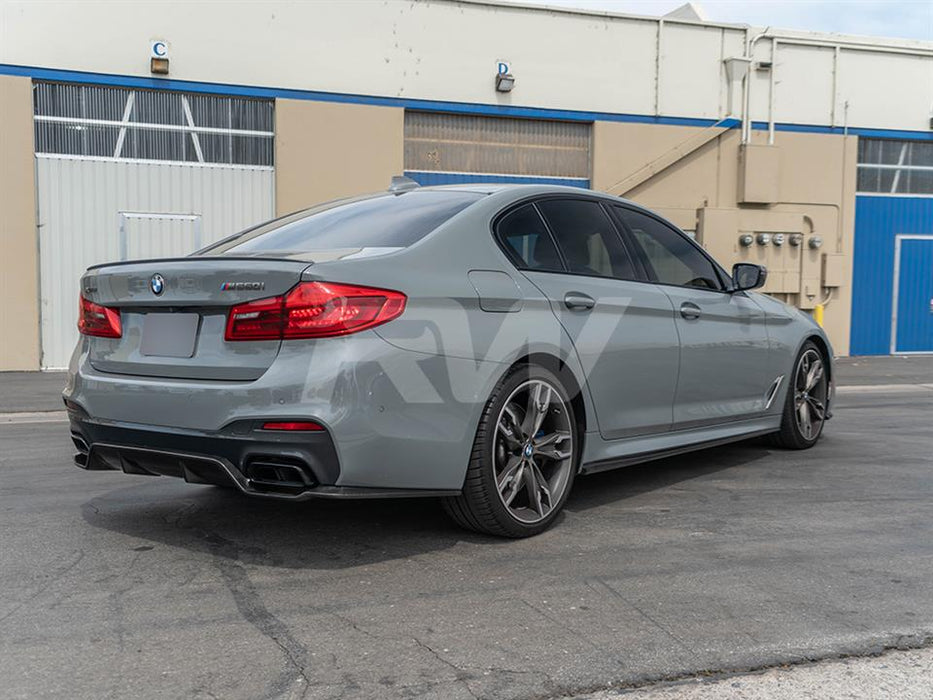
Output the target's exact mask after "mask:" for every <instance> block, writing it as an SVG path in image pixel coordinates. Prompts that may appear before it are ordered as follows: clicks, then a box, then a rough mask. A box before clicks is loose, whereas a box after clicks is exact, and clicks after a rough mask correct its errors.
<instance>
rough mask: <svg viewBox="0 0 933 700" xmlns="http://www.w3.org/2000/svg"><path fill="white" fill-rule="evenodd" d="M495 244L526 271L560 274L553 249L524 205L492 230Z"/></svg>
mask: <svg viewBox="0 0 933 700" xmlns="http://www.w3.org/2000/svg"><path fill="white" fill-rule="evenodd" d="M496 230H497V231H498V233H499V240H501V241H502V243H503V244H504V245H505V247H506V248H507V249H508V250H509V252H510V253H511V254H512V256H513V257H514V258H515V259H516V260H520V261H521V266H522V267H525V268H528V269H529V270H551V271H556V272H563V271H564V267H563V265H562V264H561V261H560V256H559V255H558V254H557V249H556V248H554V242H553V241H552V240H551V236H550V235H549V234H548V232H547V229H546V228H545V226H544V222H543V221H541V217H540V216H538V212H537V211H535V208H534V207H533V206H532V205H530V204H526V205H525V206H523V207H519V208H518V209H515V210H514V211H511V212H509V213H508V214H506V215H505V216H503V217H502V219H501V220H500V221H499V225H498V227H497V229H496Z"/></svg>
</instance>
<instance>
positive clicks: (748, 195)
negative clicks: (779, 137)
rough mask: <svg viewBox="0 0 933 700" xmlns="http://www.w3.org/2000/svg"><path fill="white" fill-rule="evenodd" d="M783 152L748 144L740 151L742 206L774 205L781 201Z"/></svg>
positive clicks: (770, 147)
mask: <svg viewBox="0 0 933 700" xmlns="http://www.w3.org/2000/svg"><path fill="white" fill-rule="evenodd" d="M780 189H781V151H780V150H778V148H777V146H765V145H760V144H751V143H747V144H745V145H744V146H742V148H741V149H740V150H739V192H738V200H739V203H740V204H774V203H775V202H777V201H779V199H780V196H779V195H780Z"/></svg>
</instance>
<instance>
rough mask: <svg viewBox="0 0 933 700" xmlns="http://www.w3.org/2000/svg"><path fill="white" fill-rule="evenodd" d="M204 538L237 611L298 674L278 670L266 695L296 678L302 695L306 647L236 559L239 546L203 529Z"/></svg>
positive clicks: (279, 691)
mask: <svg viewBox="0 0 933 700" xmlns="http://www.w3.org/2000/svg"><path fill="white" fill-rule="evenodd" d="M204 539H205V540H206V541H207V546H208V550H209V551H210V553H211V554H212V555H213V556H212V562H213V564H214V566H215V567H216V568H217V570H218V571H219V572H220V575H221V577H222V578H223V581H224V584H225V585H226V586H227V589H228V590H229V591H230V594H231V595H232V596H233V602H234V603H235V604H236V607H237V610H239V611H240V615H242V616H243V619H244V620H246V621H247V622H248V623H250V624H251V625H252V626H253V627H254V628H255V629H256V630H257V631H258V632H260V633H261V634H262V635H263V636H265V637H267V638H268V639H270V640H271V641H272V642H273V643H274V644H275V645H276V646H277V647H278V648H279V649H280V650H281V652H282V654H283V655H284V656H285V659H286V661H287V662H288V665H289V666H290V667H291V668H292V670H293V671H294V673H295V674H297V679H295V678H293V677H292V676H293V674H292V673H288V672H287V671H286V672H285V673H284V674H280V675H279V678H278V679H276V681H274V682H273V684H272V689H271V690H272V692H270V695H269V697H281V696H282V695H284V694H285V692H286V691H287V689H288V688H289V687H290V686H291V685H292V683H293V682H295V681H296V680H297V682H298V683H301V684H302V688H301V692H300V693H299V697H302V698H303V697H304V696H305V695H306V694H307V692H308V690H309V689H310V687H311V680H310V678H308V674H307V669H306V668H305V665H304V664H303V663H302V661H301V659H304V658H307V656H308V649H307V647H305V645H304V644H302V643H301V642H300V641H298V639H296V638H295V636H294V635H293V634H292V633H291V631H290V630H289V629H288V627H287V626H286V625H285V623H284V622H282V621H281V620H280V619H279V618H278V617H276V616H275V615H274V614H273V613H272V612H271V611H270V610H269V609H268V608H267V607H266V605H265V603H263V602H262V598H261V597H260V596H259V593H258V592H257V591H256V587H255V586H254V585H253V582H252V581H251V580H250V578H249V574H248V572H247V571H246V568H245V567H244V566H243V563H242V562H241V561H240V560H239V549H240V548H239V546H238V545H237V544H236V543H235V542H233V541H231V540H228V539H226V538H224V537H221V536H220V535H218V534H217V533H214V532H207V533H205V534H204Z"/></svg>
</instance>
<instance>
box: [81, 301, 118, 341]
mask: <svg viewBox="0 0 933 700" xmlns="http://www.w3.org/2000/svg"><path fill="white" fill-rule="evenodd" d="M78 330H79V331H80V332H81V333H83V334H84V335H94V336H97V337H99V338H119V337H120V336H121V335H122V334H123V328H122V326H121V324H120V311H119V310H118V309H111V308H109V307H107V306H101V305H100V304H95V303H94V302H93V301H90V300H89V299H85V298H84V297H83V296H82V297H81V299H80V301H79V302H78Z"/></svg>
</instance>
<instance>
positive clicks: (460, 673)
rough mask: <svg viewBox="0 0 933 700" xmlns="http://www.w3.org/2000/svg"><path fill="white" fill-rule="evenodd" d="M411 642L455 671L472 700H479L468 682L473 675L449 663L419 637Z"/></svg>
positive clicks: (413, 638)
mask: <svg viewBox="0 0 933 700" xmlns="http://www.w3.org/2000/svg"><path fill="white" fill-rule="evenodd" d="M411 641H413V642H414V643H415V644H417V645H418V646H419V647H421V648H422V649H424V650H425V651H427V652H428V653H429V654H431V656H433V657H434V658H435V659H437V660H438V661H440V662H441V663H442V664H444V665H445V666H447V667H449V668H451V669H453V671H454V680H456V681H457V682H458V683H460V684H461V685H463V687H464V688H465V689H466V691H467V692H468V693H469V694H470V697H472V698H477V700H479V696H478V695H477V694H476V693H474V692H473V689H472V688H471V687H470V684H469V682H468V679H470V678H472V677H473V675H472V674H471V673H468V672H467V671H465V670H464V669H462V668H460V667H459V666H457V665H456V664H455V663H453V662H452V661H448V660H447V659H445V658H444V657H443V656H441V655H440V654H439V653H438V652H437V650H436V649H434V648H433V647H431V646H430V645H429V644H425V643H424V642H422V641H421V640H420V639H418V638H417V637H412V638H411Z"/></svg>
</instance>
